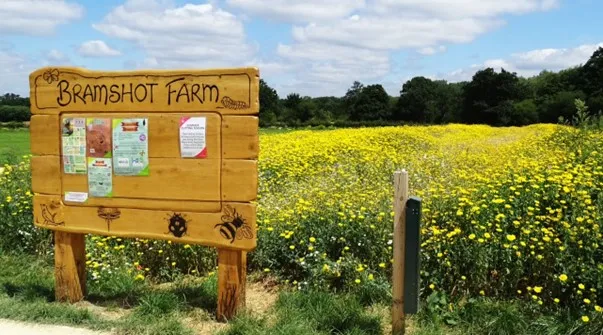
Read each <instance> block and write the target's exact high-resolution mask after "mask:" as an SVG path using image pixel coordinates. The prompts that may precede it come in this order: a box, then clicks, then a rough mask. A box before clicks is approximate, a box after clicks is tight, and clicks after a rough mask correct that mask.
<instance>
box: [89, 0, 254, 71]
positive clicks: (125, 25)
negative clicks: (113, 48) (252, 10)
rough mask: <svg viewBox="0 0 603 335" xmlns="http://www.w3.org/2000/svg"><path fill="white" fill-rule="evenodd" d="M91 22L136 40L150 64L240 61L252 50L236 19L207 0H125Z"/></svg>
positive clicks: (203, 64) (111, 33) (204, 64)
mask: <svg viewBox="0 0 603 335" xmlns="http://www.w3.org/2000/svg"><path fill="white" fill-rule="evenodd" d="M93 27H94V28H95V29H97V30H99V31H101V32H103V33H105V34H106V35H108V36H111V37H113V38H119V39H122V40H126V41H130V42H133V43H135V44H136V45H137V46H139V47H141V48H142V49H143V50H144V51H145V52H146V55H147V59H146V60H145V63H144V64H149V65H153V67H172V66H194V67H207V66H233V65H235V66H239V65H240V64H241V63H242V62H244V61H245V60H248V59H250V58H251V57H252V56H253V54H254V53H255V51H256V48H255V47H254V46H252V45H250V44H249V43H247V41H246V37H245V31H244V27H243V24H242V22H241V20H239V19H238V18H237V17H236V16H234V15H233V14H231V13H229V12H227V11H224V10H222V9H220V8H217V7H215V6H214V5H212V4H202V5H193V4H186V5H184V6H181V7H174V6H172V5H171V2H168V1H158V0H149V1H143V0H128V1H126V3H125V4H123V5H121V6H118V7H116V8H114V9H113V10H112V11H111V12H110V13H109V14H108V15H107V16H105V18H104V19H103V20H102V22H100V23H97V24H93Z"/></svg>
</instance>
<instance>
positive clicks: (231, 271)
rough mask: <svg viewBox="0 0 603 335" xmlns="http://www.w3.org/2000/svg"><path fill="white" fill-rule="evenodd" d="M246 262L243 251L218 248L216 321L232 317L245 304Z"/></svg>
mask: <svg viewBox="0 0 603 335" xmlns="http://www.w3.org/2000/svg"><path fill="white" fill-rule="evenodd" d="M246 262H247V255H246V254H245V252H243V251H239V250H229V249H218V310H217V313H216V314H217V319H218V321H227V320H230V319H232V318H233V317H234V316H235V315H236V313H237V312H238V310H239V309H240V308H241V307H244V306H245V281H246V277H247V264H246Z"/></svg>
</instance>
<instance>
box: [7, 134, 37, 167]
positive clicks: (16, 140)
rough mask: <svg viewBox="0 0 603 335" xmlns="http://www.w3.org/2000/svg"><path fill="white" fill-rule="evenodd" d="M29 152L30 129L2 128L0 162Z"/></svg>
mask: <svg viewBox="0 0 603 335" xmlns="http://www.w3.org/2000/svg"><path fill="white" fill-rule="evenodd" d="M29 153H30V145H29V130H28V129H0V164H3V163H7V162H9V159H11V161H12V160H14V157H20V156H22V155H28V154H29ZM11 157H13V158H11Z"/></svg>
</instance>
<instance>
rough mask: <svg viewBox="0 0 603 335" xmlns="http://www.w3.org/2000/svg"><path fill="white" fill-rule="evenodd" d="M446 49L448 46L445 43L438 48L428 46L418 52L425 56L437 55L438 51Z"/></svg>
mask: <svg viewBox="0 0 603 335" xmlns="http://www.w3.org/2000/svg"><path fill="white" fill-rule="evenodd" d="M444 51H446V47H445V46H443V45H440V46H439V47H437V48H434V47H426V48H422V49H419V50H417V52H418V53H420V54H421V55H425V56H431V55H435V54H437V53H440V52H444Z"/></svg>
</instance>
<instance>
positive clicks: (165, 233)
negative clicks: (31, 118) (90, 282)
mask: <svg viewBox="0 0 603 335" xmlns="http://www.w3.org/2000/svg"><path fill="white" fill-rule="evenodd" d="M255 220H256V205H255V204H251V203H224V204H223V206H222V210H221V211H220V212H217V213H205V212H204V213H196V212H175V211H172V210H169V211H168V210H141V209H131V208H114V207H112V208H109V207H104V208H103V207H82V206H65V205H64V204H62V203H61V197H60V196H51V195H35V196H34V223H35V225H36V226H38V227H42V228H46V229H51V230H56V231H64V232H72V233H82V234H97V235H104V236H119V237H124V238H135V237H138V238H146V239H158V240H169V241H173V242H180V243H189V244H201V245H206V246H210V247H216V248H228V249H233V250H247V251H250V250H253V249H255V247H256V239H257V233H256V221H255Z"/></svg>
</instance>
